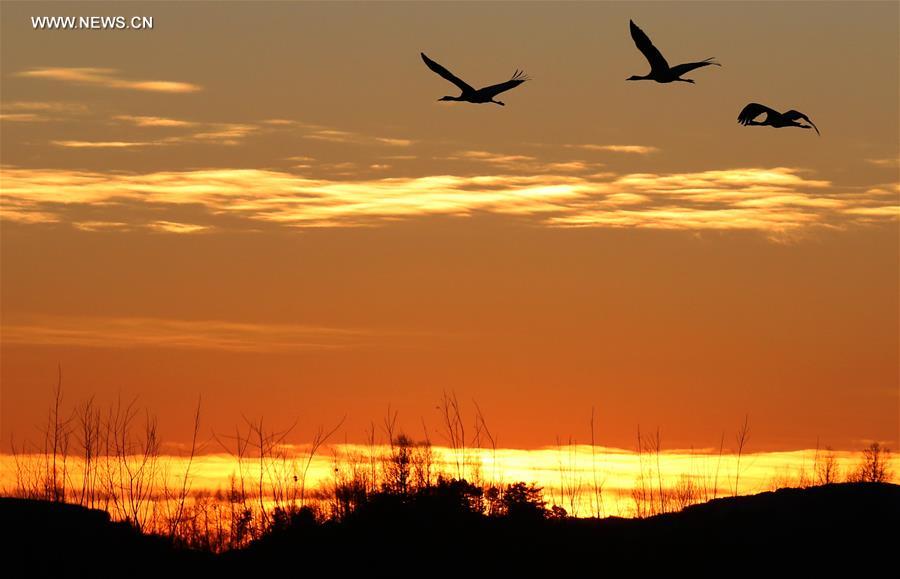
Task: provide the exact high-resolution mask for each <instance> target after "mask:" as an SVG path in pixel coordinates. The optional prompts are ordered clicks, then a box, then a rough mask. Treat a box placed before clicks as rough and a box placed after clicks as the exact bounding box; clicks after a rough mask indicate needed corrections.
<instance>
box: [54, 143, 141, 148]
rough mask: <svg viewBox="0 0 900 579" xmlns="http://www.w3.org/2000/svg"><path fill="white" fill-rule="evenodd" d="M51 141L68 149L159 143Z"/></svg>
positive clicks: (129, 146) (127, 146) (122, 146)
mask: <svg viewBox="0 0 900 579" xmlns="http://www.w3.org/2000/svg"><path fill="white" fill-rule="evenodd" d="M51 143H52V144H54V145H56V146H57V147H66V148H68V149H127V148H131V147H153V146H156V145H158V144H159V143H155V142H152V141H51Z"/></svg>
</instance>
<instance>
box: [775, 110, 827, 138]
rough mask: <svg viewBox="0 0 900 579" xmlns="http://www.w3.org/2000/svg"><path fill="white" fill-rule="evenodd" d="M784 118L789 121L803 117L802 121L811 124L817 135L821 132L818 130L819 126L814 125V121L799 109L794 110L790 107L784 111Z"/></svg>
mask: <svg viewBox="0 0 900 579" xmlns="http://www.w3.org/2000/svg"><path fill="white" fill-rule="evenodd" d="M784 118H786V119H787V120H789V121H796V120H797V119H803V120H804V121H806V122H807V123H809V124H810V125H812V128H814V129H815V130H816V134H817V135H821V134H822V133H820V132H819V127H817V126H816V123H814V122H812V121H811V120H809V117H808V116H806V115H804V114H803V113H801V112H800V111H795V110H793V109H791V110H789V111H788V112H786V113H784Z"/></svg>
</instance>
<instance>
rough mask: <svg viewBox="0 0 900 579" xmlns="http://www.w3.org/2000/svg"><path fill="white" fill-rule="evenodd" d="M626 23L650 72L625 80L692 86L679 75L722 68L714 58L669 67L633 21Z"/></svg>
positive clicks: (689, 80) (690, 81) (688, 80)
mask: <svg viewBox="0 0 900 579" xmlns="http://www.w3.org/2000/svg"><path fill="white" fill-rule="evenodd" d="M628 23H629V25H630V27H631V38H632V39H633V40H634V44H635V46H637V47H638V50H640V51H641V52H642V53H643V55H644V56H645V57H646V58H647V61H648V62H649V63H650V72H649V73H648V74H647V75H645V76H637V75H634V76H630V77H628V78H627V79H625V80H655V81H656V82H662V83H666V82H674V81H680V82H689V83H691V84H694V81H693V80H691V79H689V78H681V75H683V74H685V73H688V72H690V71H692V70H694V69H695V68H700V67H703V66H710V65H715V66H722V65H721V64H719V63H718V62H715V60H714V57H710V58H707V59H706V60H701V61H700V62H688V63H685V64H679V65H676V66H671V67H670V66H669V63H668V62H666V59H665V57H663V55H662V53H661V52H660V51H659V49H658V48H656V47H655V46H653V43H652V42H650V38H649V37H648V36H647V35H646V34H645V33H644V31H643V30H641V29H640V28H638V27H637V24H635V23H634V21H633V20H629V21H628Z"/></svg>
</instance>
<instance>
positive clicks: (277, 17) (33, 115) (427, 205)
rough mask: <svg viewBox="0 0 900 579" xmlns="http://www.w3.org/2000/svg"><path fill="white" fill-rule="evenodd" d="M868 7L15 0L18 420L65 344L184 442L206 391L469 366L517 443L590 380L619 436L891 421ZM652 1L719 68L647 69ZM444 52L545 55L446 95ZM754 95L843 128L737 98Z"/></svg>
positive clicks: (875, 430) (687, 44) (257, 396)
mask: <svg viewBox="0 0 900 579" xmlns="http://www.w3.org/2000/svg"><path fill="white" fill-rule="evenodd" d="M863 4H864V6H862V5H861V4H860V3H850V2H804V3H777V4H776V3H771V4H766V5H765V6H764V7H763V6H762V5H759V4H744V3H741V2H728V3H703V4H702V5H701V4H696V3H689V4H682V3H678V2H667V3H652V2H647V3H616V2H582V3H568V2H564V3H557V2H528V3H517V2H503V3H477V4H476V3H426V2H418V3H380V2H374V3H365V4H363V3H343V2H342V3H313V2H282V3H267V4H265V6H264V7H259V6H255V7H254V6H253V5H252V4H251V3H229V4H227V5H226V6H221V7H218V8H217V9H216V10H209V9H208V7H206V6H204V3H187V4H181V5H176V4H169V3H140V2H134V3H127V5H126V6H127V11H128V12H129V13H133V14H140V15H146V16H153V17H154V23H155V24H154V29H153V30H129V31H39V30H33V29H32V27H31V24H30V20H29V16H32V15H37V14H39V13H41V14H44V13H46V14H54V15H65V14H75V15H83V13H84V10H83V9H82V8H80V7H79V5H78V4H77V3H68V4H64V5H60V4H42V3H4V4H3V5H2V13H3V18H2V51H0V75H2V78H0V80H2V83H0V157H2V158H0V165H2V168H0V188H2V197H0V218H2V228H0V241H2V245H0V252H2V281H0V284H2V293H0V307H2V321H0V324H2V326H0V327H2V335H0V348H2V356H3V364H2V368H0V378H2V408H0V440H2V446H0V448H3V449H5V448H7V445H8V443H9V440H10V436H11V435H12V434H16V435H17V436H20V433H21V436H24V435H25V434H26V433H31V432H32V431H33V425H34V424H36V423H40V422H41V421H42V420H43V418H44V411H45V406H46V404H47V402H48V400H49V397H50V391H51V389H52V387H53V386H54V384H55V381H56V371H57V365H58V364H61V365H62V368H63V375H64V387H65V390H66V393H67V394H66V395H67V400H68V401H69V402H70V403H72V404H74V403H75V402H76V401H77V400H82V399H85V398H87V397H89V396H91V395H96V396H97V397H98V399H99V400H112V399H114V398H115V397H117V396H119V395H122V396H124V397H126V398H130V397H132V396H139V397H140V399H141V401H142V402H143V403H144V404H146V405H147V406H148V407H150V408H152V409H153V410H154V411H156V412H157V413H159V415H160V421H161V424H162V425H163V426H164V428H163V430H164V431H165V432H167V433H169V436H170V437H171V438H172V440H173V441H175V442H177V441H179V440H182V439H184V437H185V436H188V435H189V428H190V417H189V416H187V415H186V414H185V412H184V409H185V408H188V407H191V405H192V404H193V401H194V400H196V397H197V396H198V395H200V394H202V395H203V397H204V400H206V401H208V404H209V407H208V410H207V412H208V414H207V416H206V418H207V420H208V427H209V428H210V429H212V430H214V431H215V430H217V431H224V430H227V429H228V428H230V425H233V424H234V422H235V421H236V420H240V416H241V414H242V413H244V414H246V415H249V416H262V415H265V416H267V417H271V418H272V420H273V421H276V422H278V421H282V422H291V421H293V420H294V419H298V420H299V421H300V422H301V423H316V424H318V423H327V422H336V421H337V420H339V419H340V418H341V417H344V416H346V418H347V420H346V422H345V426H344V427H343V430H342V432H341V434H340V436H342V437H343V438H344V439H346V440H347V441H349V442H357V441H359V440H360V438H361V436H362V435H363V432H364V429H365V427H366V426H367V425H368V424H369V422H370V421H371V420H373V419H375V420H377V419H378V417H379V416H381V415H382V414H383V411H384V408H385V407H387V405H388V404H392V405H393V407H394V408H396V409H398V410H399V411H400V416H401V420H402V421H406V423H408V424H409V425H410V426H409V428H411V429H418V428H419V426H420V423H421V422H422V420H425V421H426V422H428V423H429V424H431V423H432V422H433V420H432V419H433V418H434V404H435V402H436V401H437V400H438V399H439V398H440V396H441V394H442V393H443V392H444V391H453V392H456V393H457V394H458V395H459V397H460V399H461V400H466V401H467V403H468V401H471V400H475V401H477V403H478V404H479V406H480V407H481V408H483V409H484V410H485V412H486V413H487V414H488V415H489V417H491V419H492V421H493V425H492V427H493V428H494V429H495V430H496V431H498V432H499V434H500V436H501V440H502V441H503V442H504V445H505V446H507V447H510V448H536V447H541V446H545V445H546V444H548V443H550V442H552V441H553V440H554V439H555V437H556V436H561V437H568V436H570V435H571V436H576V437H577V438H578V439H579V440H583V439H584V433H583V431H584V422H585V421H586V417H587V415H588V414H589V412H590V409H591V407H596V408H597V409H598V420H599V423H600V424H602V425H603V428H602V436H603V437H604V438H603V443H604V444H607V445H610V446H617V447H622V448H627V447H629V445H630V441H631V440H632V438H633V432H634V429H635V428H636V426H637V425H638V424H642V425H645V426H656V425H660V426H661V427H662V428H663V430H664V431H665V432H667V433H669V434H668V436H669V440H671V442H672V444H673V445H675V446H678V447H680V448H687V447H690V446H692V445H695V446H698V447H700V446H709V445H712V444H714V443H717V442H718V440H719V436H720V434H721V432H722V431H723V430H729V429H733V427H734V426H735V425H736V424H738V423H740V421H741V420H742V419H743V417H744V416H745V415H746V414H749V415H750V416H751V420H752V423H753V424H754V439H753V443H754V444H756V445H758V446H757V449H759V450H797V449H803V448H809V447H810V446H812V444H814V442H815V440H816V439H817V438H818V439H820V440H821V441H822V443H823V444H827V445H831V446H834V447H836V448H840V449H844V450H851V449H857V448H859V447H860V446H862V445H863V444H865V442H866V441H869V440H879V441H882V442H885V443H887V444H888V446H896V444H897V441H898V389H900V385H898V367H900V359H898V356H900V354H898V351H900V339H898V324H897V322H898V318H900V308H898V295H900V284H898V279H900V275H898V274H900V272H898V259H900V254H898V243H897V240H898V216H900V178H898V170H900V165H898V159H900V150H898V142H900V135H898V126H900V113H898V109H897V99H898V93H900V87H898V83H900V80H898V78H900V73H898V68H900V66H898V65H900V62H898V52H897V50H896V49H897V43H898V36H900V32H898V26H900V25H898V19H900V8H898V5H897V4H896V3H895V2H867V3H863ZM99 8H104V10H105V9H106V8H108V11H109V12H110V13H111V14H112V13H116V14H118V13H120V12H121V11H122V10H124V9H125V8H123V7H122V6H120V5H117V4H108V5H104V4H92V5H91V12H92V13H93V12H96V9H99ZM630 18H632V19H634V20H635V22H637V23H639V24H640V25H641V27H642V28H643V29H644V30H645V31H646V32H647V33H648V34H649V35H650V36H651V38H653V40H654V42H655V43H656V44H657V45H658V46H659V47H660V48H661V49H663V51H664V53H665V54H667V55H671V58H672V59H673V60H679V59H685V60H687V59H690V58H693V57H696V58H705V57H708V56H715V57H716V58H717V59H718V61H720V62H722V64H723V66H722V68H721V69H719V68H716V69H715V70H707V69H704V70H701V71H697V72H696V73H694V74H693V78H695V79H696V80H697V84H696V85H683V86H668V85H665V86H663V85H655V84H653V83H629V82H625V80H624V79H625V78H627V77H628V76H629V75H631V74H643V73H644V72H646V70H645V69H646V66H647V63H646V61H645V60H644V59H643V57H642V56H641V55H640V53H639V52H637V50H636V49H635V48H634V45H633V43H632V41H631V39H630V37H629V34H628V20H629V19H630ZM798 22H802V23H803V25H802V26H797V23H798ZM460 30H465V31H466V36H465V42H462V41H461V40H462V37H461V36H460V33H459V31H460ZM535 39H542V40H541V41H540V42H536V41H535ZM420 51H425V52H426V53H428V54H429V55H430V56H433V57H434V58H436V59H437V60H439V61H440V62H442V63H443V64H445V65H446V66H448V67H449V68H450V69H451V70H453V71H454V72H456V73H458V74H459V75H460V76H462V77H463V78H465V79H467V81H469V82H471V83H473V84H476V85H479V86H482V85H484V84H488V83H491V82H500V81H502V80H504V78H506V76H507V75H509V74H510V73H512V71H513V70H515V69H516V68H520V69H524V70H526V71H528V73H529V75H531V76H532V77H533V78H534V80H532V81H529V82H527V83H525V84H523V85H522V86H520V87H517V88H516V89H515V90H514V91H510V92H509V93H508V94H506V95H505V96H506V98H505V102H506V106H505V107H498V106H495V105H468V104H464V103H446V102H438V100H437V99H438V98H440V97H441V96H443V95H445V94H450V92H452V90H453V87H451V86H450V85H448V84H447V83H446V82H445V81H443V80H442V79H440V78H439V77H437V76H435V75H434V74H433V73H431V72H430V71H429V70H428V69H427V68H426V67H425V66H424V65H423V64H422V62H421V60H420V58H419V52H420ZM860 63H865V70H867V71H878V74H874V73H872V74H869V73H865V74H863V73H861V72H860V71H861V69H860ZM710 68H712V67H710ZM676 84H678V83H676ZM753 101H757V102H761V103H765V104H767V105H769V106H772V107H774V108H776V109H780V110H787V109H791V108H796V109H798V110H801V111H803V112H805V113H807V114H808V115H809V116H810V117H811V118H812V119H813V120H814V121H815V122H816V124H817V125H818V127H819V128H820V129H821V131H822V135H821V137H818V136H817V135H816V134H815V133H814V132H812V131H804V130H793V129H779V130H776V129H772V128H769V127H741V126H740V125H738V124H737V122H736V117H737V114H738V112H739V111H740V110H741V108H742V107H743V106H744V105H745V104H747V103H748V102H753ZM431 434H434V433H431ZM292 442H298V443H299V442H302V440H300V439H298V440H296V441H292Z"/></svg>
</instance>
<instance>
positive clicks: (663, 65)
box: [628, 20, 669, 71]
mask: <svg viewBox="0 0 900 579" xmlns="http://www.w3.org/2000/svg"><path fill="white" fill-rule="evenodd" d="M628 23H629V24H630V25H631V38H632V39H633V40H634V45H635V46H637V47H638V50H640V51H641V52H642V53H643V54H644V57H645V58H646V59H647V61H649V62H650V69H651V70H653V71H656V70H668V69H669V63H668V62H666V59H665V58H663V55H662V53H661V52H660V51H659V49H657V48H656V47H655V46H653V43H652V42H650V37H649V36H647V35H646V34H644V31H643V30H641V29H640V28H638V26H637V24H635V23H634V21H633V20H629V21H628Z"/></svg>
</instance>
